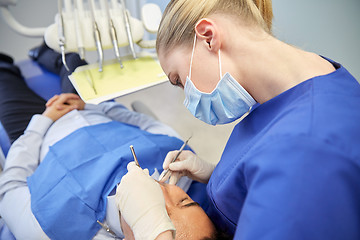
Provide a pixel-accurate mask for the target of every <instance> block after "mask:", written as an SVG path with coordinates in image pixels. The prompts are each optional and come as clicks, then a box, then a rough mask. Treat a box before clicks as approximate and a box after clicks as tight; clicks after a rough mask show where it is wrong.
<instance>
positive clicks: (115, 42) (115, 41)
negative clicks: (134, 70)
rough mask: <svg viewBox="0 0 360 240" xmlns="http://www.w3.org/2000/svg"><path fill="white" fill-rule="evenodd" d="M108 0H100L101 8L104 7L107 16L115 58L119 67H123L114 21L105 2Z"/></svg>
mask: <svg viewBox="0 0 360 240" xmlns="http://www.w3.org/2000/svg"><path fill="white" fill-rule="evenodd" d="M107 1H108V0H102V1H101V3H102V8H105V13H106V17H107V21H108V23H109V33H110V37H111V42H112V44H113V47H114V51H115V56H116V59H117V60H118V62H119V64H120V67H121V68H123V67H124V66H123V64H122V61H121V57H120V51H119V44H118V38H117V34H116V28H115V26H114V22H113V20H112V18H111V13H110V8H109V4H108V2H107Z"/></svg>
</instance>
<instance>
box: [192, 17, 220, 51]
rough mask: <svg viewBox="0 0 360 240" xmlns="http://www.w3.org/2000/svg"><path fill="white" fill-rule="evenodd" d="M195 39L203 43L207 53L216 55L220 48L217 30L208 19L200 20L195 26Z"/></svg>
mask: <svg viewBox="0 0 360 240" xmlns="http://www.w3.org/2000/svg"><path fill="white" fill-rule="evenodd" d="M195 33H196V37H197V39H199V40H201V41H203V43H204V44H205V45H206V47H207V48H208V50H209V51H211V52H215V53H217V52H218V51H219V49H220V46H221V40H220V34H219V30H218V29H217V26H216V24H215V22H214V21H213V20H211V19H209V18H203V19H200V20H199V21H198V22H197V24H196V25H195Z"/></svg>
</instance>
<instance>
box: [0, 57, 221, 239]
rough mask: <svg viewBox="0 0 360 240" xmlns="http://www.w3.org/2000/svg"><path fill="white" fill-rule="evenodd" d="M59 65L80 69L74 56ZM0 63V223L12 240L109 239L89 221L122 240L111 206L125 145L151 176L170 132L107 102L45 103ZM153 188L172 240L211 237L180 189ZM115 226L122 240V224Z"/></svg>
mask: <svg viewBox="0 0 360 240" xmlns="http://www.w3.org/2000/svg"><path fill="white" fill-rule="evenodd" d="M57 58H58V57H57ZM67 58H69V59H67V63H68V64H69V63H71V62H75V63H77V64H78V65H80V64H81V60H79V58H78V56H76V55H74V54H70V55H68V56H67ZM70 58H71V59H70ZM1 59H2V61H1V64H0V120H1V122H2V124H3V125H4V127H5V129H6V130H7V131H8V133H9V135H10V137H11V139H12V141H13V144H12V146H11V148H10V151H9V153H8V156H7V160H6V164H5V168H4V172H3V173H2V174H1V176H0V215H1V217H2V218H3V219H4V220H5V222H6V224H7V225H8V227H9V228H10V230H11V231H12V233H13V234H14V235H15V237H16V239H49V238H51V239H91V238H92V239H114V236H113V235H111V234H109V233H108V232H107V231H105V230H104V229H100V225H99V224H98V223H97V221H99V222H102V223H104V224H105V225H107V226H109V227H110V229H111V230H112V231H113V232H114V233H115V234H116V235H117V237H118V238H122V237H123V233H122V231H121V228H120V223H119V222H120V221H119V215H118V211H116V210H114V209H116V206H115V208H114V205H112V204H111V200H112V197H113V196H112V195H113V194H114V191H115V187H116V185H117V183H119V182H120V180H121V178H122V176H123V175H124V174H125V173H126V166H127V164H128V163H129V162H130V161H132V159H133V158H132V155H131V152H130V150H129V145H134V148H135V151H136V154H137V157H138V159H139V161H140V165H141V166H142V167H143V168H147V169H149V170H150V172H151V173H152V174H153V175H154V176H155V175H157V169H158V170H162V169H161V166H162V161H163V159H164V158H165V155H166V154H167V152H168V151H171V150H174V149H178V148H179V147H180V146H181V145H182V141H180V140H179V139H178V138H176V137H178V135H177V134H176V132H175V131H174V130H172V129H171V128H170V127H168V126H166V125H165V124H163V123H160V122H158V121H156V120H154V119H153V118H151V117H149V116H146V115H144V114H140V113H136V112H132V111H130V110H128V109H126V108H125V107H124V106H122V105H120V104H118V103H115V102H106V103H102V104H99V105H90V104H85V103H84V102H83V101H82V100H81V99H80V98H79V97H78V96H77V95H76V94H72V93H67V94H62V95H60V96H54V97H53V98H52V99H50V100H49V101H48V102H47V103H46V101H45V100H43V99H41V98H40V97H39V96H37V95H36V94H35V93H34V92H32V91H31V90H30V89H29V88H28V87H27V85H26V84H25V82H24V80H23V79H22V77H21V73H20V71H19V69H17V68H16V66H15V65H13V64H12V61H11V59H10V58H6V56H4V55H2V56H1ZM4 59H5V60H4ZM9 59H10V60H9ZM58 59H60V58H58ZM74 59H75V60H74ZM72 60H73V61H72ZM58 67H59V68H63V66H61V63H58ZM55 68H56V67H55ZM70 68H72V70H74V69H75V68H76V66H74V65H73V66H71V67H70ZM60 71H62V70H60ZM60 71H59V72H60ZM66 78H67V76H66V74H65V77H64V78H63V79H65V80H66ZM34 114H35V115H34ZM32 115H33V116H32ZM24 119H25V120H24ZM26 121H29V124H28V125H27V122H26ZM26 125H27V126H26ZM161 187H162V189H163V195H164V198H165V202H166V206H167V208H168V211H171V214H169V215H170V218H171V220H172V222H173V224H174V225H175V227H176V229H177V231H176V239H185V238H184V236H186V239H204V238H208V237H210V236H212V235H214V234H215V228H214V226H213V225H212V223H211V221H210V220H209V218H208V217H207V215H206V214H205V212H204V211H203V210H202V208H200V207H199V206H198V204H196V203H194V202H193V201H192V200H191V199H190V197H188V196H187V195H186V193H185V192H184V191H183V190H181V189H180V188H178V187H175V186H169V185H161ZM183 187H184V189H185V190H187V189H188V188H189V183H184V184H183ZM114 216H115V217H114ZM122 227H123V230H124V234H125V235H126V239H130V238H131V236H127V234H128V233H129V232H128V230H129V229H128V228H126V223H125V222H124V221H122ZM130 234H131V233H130Z"/></svg>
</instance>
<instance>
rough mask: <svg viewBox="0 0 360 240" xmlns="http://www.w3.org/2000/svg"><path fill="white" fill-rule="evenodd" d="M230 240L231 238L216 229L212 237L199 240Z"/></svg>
mask: <svg viewBox="0 0 360 240" xmlns="http://www.w3.org/2000/svg"><path fill="white" fill-rule="evenodd" d="M231 239H233V237H231V236H230V235H228V234H226V233H224V232H222V231H219V230H218V229H216V230H215V232H214V233H213V235H212V236H210V237H205V238H203V239H201V240H231Z"/></svg>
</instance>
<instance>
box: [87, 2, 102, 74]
mask: <svg viewBox="0 0 360 240" xmlns="http://www.w3.org/2000/svg"><path fill="white" fill-rule="evenodd" d="M90 8H91V11H90V12H91V18H92V22H93V32H94V39H95V45H96V49H97V52H98V56H99V72H102V71H103V64H104V52H103V48H102V44H101V37H100V31H99V28H98V25H97V23H96V20H95V3H94V0H90Z"/></svg>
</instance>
